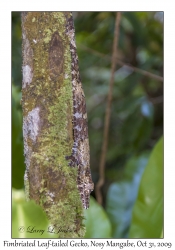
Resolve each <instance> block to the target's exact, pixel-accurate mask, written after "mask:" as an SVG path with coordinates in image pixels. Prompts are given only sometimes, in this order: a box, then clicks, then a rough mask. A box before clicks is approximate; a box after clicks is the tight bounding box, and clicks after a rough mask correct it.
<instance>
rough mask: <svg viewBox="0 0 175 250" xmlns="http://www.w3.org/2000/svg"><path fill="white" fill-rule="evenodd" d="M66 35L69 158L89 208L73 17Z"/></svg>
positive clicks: (82, 103) (82, 99) (83, 109)
mask: <svg viewBox="0 0 175 250" xmlns="http://www.w3.org/2000/svg"><path fill="white" fill-rule="evenodd" d="M66 34H67V35H68V37H69V41H70V51H71V74H72V92H73V117H72V122H73V140H74V143H73V147H72V154H71V156H67V157H66V159H67V160H69V166H71V167H77V168H78V176H77V187H78V190H79V193H80V197H81V200H82V204H83V207H84V208H85V209H87V208H89V200H90V193H91V192H92V191H93V189H94V184H93V182H92V177H91V170H90V152H89V138H88V124H87V113H86V102H85V95H84V92H83V88H82V84H81V79H80V74H79V67H78V56H77V53H76V45H75V34H74V24H73V17H72V16H71V17H70V18H69V20H68V23H67V27H66Z"/></svg>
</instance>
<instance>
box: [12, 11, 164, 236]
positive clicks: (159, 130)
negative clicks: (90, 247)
mask: <svg viewBox="0 0 175 250" xmlns="http://www.w3.org/2000/svg"><path fill="white" fill-rule="evenodd" d="M73 15H74V24H75V31H76V44H77V52H78V56H79V67H80V75H81V79H82V84H83V87H84V91H85V95H86V102H87V112H88V123H89V139H90V152H91V171H92V176H93V181H94V183H97V181H98V178H99V161H100V154H101V145H102V141H103V126H104V116H105V107H106V99H107V93H108V84H109V79H110V71H111V59H110V58H111V54H112V44H113V37H114V24H115V15H116V13H115V12H74V13H73ZM118 59H120V60H121V61H122V62H124V63H126V64H130V65H132V66H134V67H137V68H139V69H143V70H146V71H148V72H150V73H153V74H155V75H158V76H163V12H123V13H122V16H121V23H120V34H119V44H118ZM21 65H22V55H21V20H20V13H19V12H13V13H12V187H13V188H15V189H22V188H23V187H24V182H23V176H24V169H25V165H24V157H23V141H22V113H21V105H20V98H21V92H20V91H21V84H22V72H21ZM162 134H163V82H162V81H160V80H156V79H154V78H153V77H149V76H145V75H143V74H140V73H136V72H134V71H133V70H131V69H130V68H128V67H127V66H120V65H117V68H116V72H115V83H114V89H113V102H112V111H111V120H110V131H109V143H108V150H107V161H106V170H105V184H104V186H103V188H102V193H103V206H102V207H103V208H102V207H101V206H98V205H97V203H96V202H95V199H92V200H91V203H92V205H91V207H92V208H91V209H89V210H88V212H86V216H87V217H88V218H92V217H93V216H94V218H93V220H96V219H97V218H96V217H98V214H100V211H103V212H102V213H103V215H102V217H103V218H101V219H99V220H100V221H102V220H104V222H103V224H101V228H100V230H101V232H102V231H103V228H104V232H102V233H101V234H98V233H97V232H96V231H97V226H96V230H95V229H94V231H93V232H92V230H91V229H90V227H92V225H89V224H88V223H90V222H91V219H89V220H88V221H87V222H86V226H87V228H89V229H87V235H86V237H113V238H127V237H128V234H129V228H130V226H131V221H132V210H133V206H134V204H135V201H136V198H137V194H138V188H139V185H140V180H141V177H142V174H143V171H144V169H145V167H146V164H147V162H148V159H149V156H150V153H151V151H152V149H153V147H154V145H155V144H156V143H157V141H158V140H159V138H160V137H161V136H162ZM92 196H94V198H96V197H95V192H93V193H92ZM93 209H96V210H93ZM98 209H99V210H98ZM100 221H99V223H100ZM105 221H108V222H107V224H108V225H107V227H108V229H105ZM97 223H98V222H97ZM99 223H98V224H99ZM160 224H161V223H160ZM160 226H161V225H160ZM105 230H107V231H105ZM161 230H162V228H161ZM161 230H160V231H161Z"/></svg>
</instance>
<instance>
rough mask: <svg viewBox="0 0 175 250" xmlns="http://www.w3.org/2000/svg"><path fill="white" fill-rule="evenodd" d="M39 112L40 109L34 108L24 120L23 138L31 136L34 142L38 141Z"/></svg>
mask: <svg viewBox="0 0 175 250" xmlns="http://www.w3.org/2000/svg"><path fill="white" fill-rule="evenodd" d="M39 111H40V109H39V108H38V107H37V108H34V109H33V110H32V111H30V112H29V113H28V115H27V116H26V117H24V120H23V136H24V138H27V137H28V136H29V137H30V139H31V140H32V141H33V142H35V141H36V138H37V135H38V131H39V122H40V117H39Z"/></svg>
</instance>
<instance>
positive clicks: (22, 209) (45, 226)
mask: <svg viewBox="0 0 175 250" xmlns="http://www.w3.org/2000/svg"><path fill="white" fill-rule="evenodd" d="M49 226H50V225H49V221H48V220H47V217H46V214H45V213H44V212H43V210H42V209H41V207H40V206H38V205H36V204H35V203H34V201H29V202H27V201H26V200H25V194H24V190H21V189H18V190H16V189H13V190H12V237H13V238H56V234H53V233H49V232H48V231H49ZM50 231H51V228H50Z"/></svg>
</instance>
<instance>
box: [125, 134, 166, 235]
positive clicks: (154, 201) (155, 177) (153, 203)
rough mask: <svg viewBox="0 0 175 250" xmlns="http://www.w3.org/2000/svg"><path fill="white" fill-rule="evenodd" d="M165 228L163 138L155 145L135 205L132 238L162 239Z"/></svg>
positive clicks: (131, 229) (131, 230)
mask: <svg viewBox="0 0 175 250" xmlns="http://www.w3.org/2000/svg"><path fill="white" fill-rule="evenodd" d="M162 228H163V138H161V139H160V140H159V141H158V143H157V144H156V145H155V147H154V149H153V151H152V153H151V156H150V158H149V161H148V164H147V166H146V168H145V171H144V173H143V176H142V180H141V183H140V187H139V193H138V198H137V201H136V203H135V205H134V209H133V216H132V223H131V228H130V233H129V237H130V238H160V235H161V232H162Z"/></svg>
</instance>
